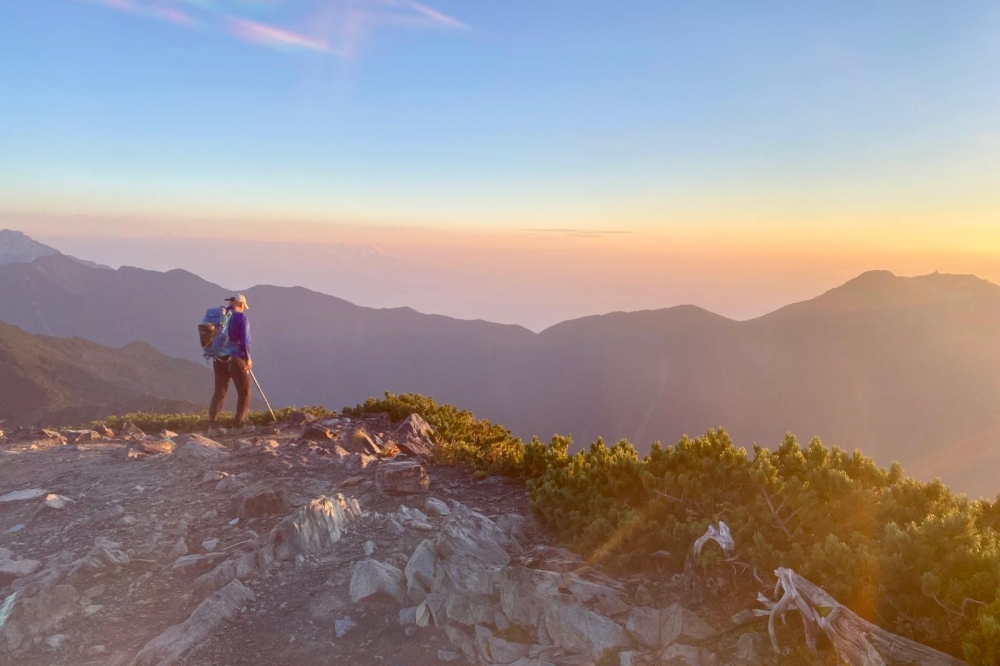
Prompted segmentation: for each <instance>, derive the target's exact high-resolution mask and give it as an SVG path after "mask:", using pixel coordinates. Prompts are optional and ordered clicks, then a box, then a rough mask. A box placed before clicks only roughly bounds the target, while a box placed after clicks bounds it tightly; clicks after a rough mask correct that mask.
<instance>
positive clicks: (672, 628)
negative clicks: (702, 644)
mask: <svg viewBox="0 0 1000 666" xmlns="http://www.w3.org/2000/svg"><path fill="white" fill-rule="evenodd" d="M714 635H715V629H713V628H712V627H711V626H709V625H708V623H706V622H705V621H704V620H702V619H701V618H700V617H698V616H697V615H696V614H695V613H694V612H692V611H690V610H688V609H687V608H684V607H683V606H681V605H680V604H674V605H672V606H670V607H668V608H664V609H663V610H662V611H660V645H663V646H664V647H666V646H668V645H671V644H673V643H694V642H698V641H703V640H705V639H706V638H711V637H712V636H714Z"/></svg>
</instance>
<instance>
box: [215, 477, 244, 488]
mask: <svg viewBox="0 0 1000 666" xmlns="http://www.w3.org/2000/svg"><path fill="white" fill-rule="evenodd" d="M246 485H247V484H245V483H243V481H242V480H240V478H239V477H236V476H227V477H226V478H224V479H222V480H221V481H219V482H218V483H217V484H215V489H216V490H218V491H219V492H229V491H232V490H241V489H243V488H245V487H246Z"/></svg>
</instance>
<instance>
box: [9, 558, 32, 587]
mask: <svg viewBox="0 0 1000 666" xmlns="http://www.w3.org/2000/svg"><path fill="white" fill-rule="evenodd" d="M41 568H42V563H41V562H39V561H38V560H0V587H5V586H7V585H10V584H11V583H12V582H13V581H14V580H16V579H18V578H24V577H25V576H30V575H31V574H33V573H35V572H36V571H38V570H39V569H41Z"/></svg>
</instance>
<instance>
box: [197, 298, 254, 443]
mask: <svg viewBox="0 0 1000 666" xmlns="http://www.w3.org/2000/svg"><path fill="white" fill-rule="evenodd" d="M226 303H228V305H227V306H226V310H227V311H229V312H230V318H229V327H228V335H229V341H228V345H227V346H226V348H225V350H224V352H225V353H224V355H222V356H219V357H217V358H215V359H214V360H213V361H212V369H213V370H214V371H215V394H214V395H213V396H212V404H211V406H210V407H209V408H208V427H209V432H210V433H212V434H214V435H224V434H227V431H226V430H224V429H223V428H221V427H219V421H218V419H219V411H220V410H221V409H222V403H223V401H225V399H226V392H227V391H228V390H229V380H232V381H233V384H234V385H235V386H236V395H237V398H238V399H237V402H236V415H235V417H234V418H233V427H232V429H231V430H229V431H228V434H230V435H248V434H250V433H252V432H253V431H254V427H253V426H252V425H247V423H246V419H247V414H248V413H249V412H250V369H251V368H252V367H253V360H252V359H251V357H250V321H249V320H248V319H247V315H246V311H247V310H248V309H249V307H248V306H247V299H246V297H245V296H244V295H243V294H237V295H236V296H230V297H229V298H227V299H226Z"/></svg>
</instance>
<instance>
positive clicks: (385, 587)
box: [351, 558, 406, 604]
mask: <svg viewBox="0 0 1000 666" xmlns="http://www.w3.org/2000/svg"><path fill="white" fill-rule="evenodd" d="M405 600H406V576H405V575H404V574H403V572H402V571H400V570H399V569H397V568H396V567H394V566H392V565H391V564H384V563H382V562H379V561H377V560H373V559H371V558H366V559H364V560H361V561H360V562H357V563H355V565H354V569H353V570H352V572H351V601H354V602H358V601H391V602H395V603H397V604H402V603H404V602H405Z"/></svg>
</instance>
